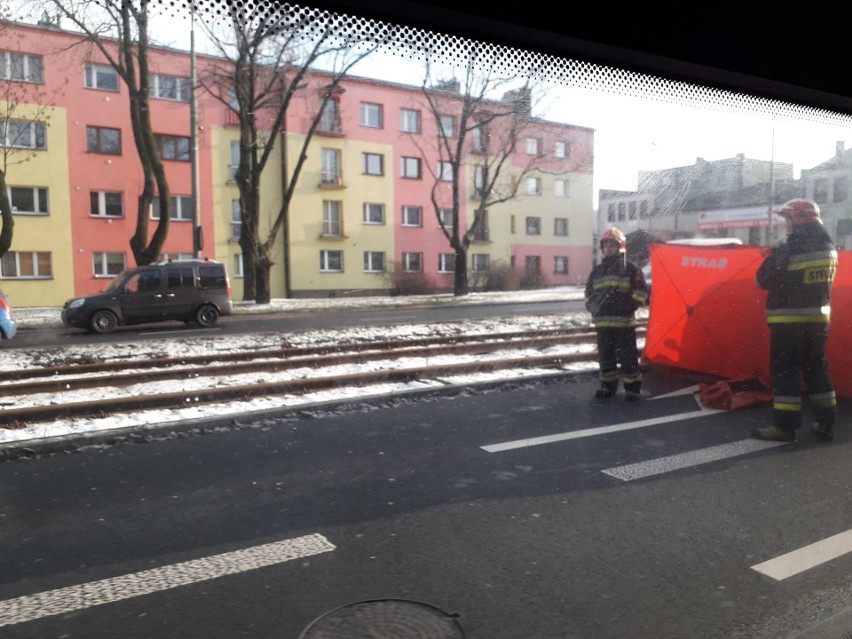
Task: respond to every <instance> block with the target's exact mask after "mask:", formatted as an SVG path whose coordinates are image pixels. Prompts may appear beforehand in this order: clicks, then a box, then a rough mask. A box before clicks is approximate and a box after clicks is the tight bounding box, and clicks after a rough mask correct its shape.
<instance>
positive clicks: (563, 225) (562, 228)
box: [553, 217, 571, 237]
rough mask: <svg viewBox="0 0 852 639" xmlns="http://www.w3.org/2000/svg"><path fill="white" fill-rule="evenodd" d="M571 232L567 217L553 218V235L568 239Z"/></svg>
mask: <svg viewBox="0 0 852 639" xmlns="http://www.w3.org/2000/svg"><path fill="white" fill-rule="evenodd" d="M570 230H571V227H570V224H569V221H568V218H567V217H555V218H553V235H555V236H557V237H568V234H569V232H570Z"/></svg>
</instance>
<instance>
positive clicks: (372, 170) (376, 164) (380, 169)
mask: <svg viewBox="0 0 852 639" xmlns="http://www.w3.org/2000/svg"><path fill="white" fill-rule="evenodd" d="M361 173H362V174H363V175H384V174H385V156H384V155H382V154H381V153H362V154H361Z"/></svg>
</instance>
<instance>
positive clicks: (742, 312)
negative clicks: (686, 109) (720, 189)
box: [643, 243, 852, 397]
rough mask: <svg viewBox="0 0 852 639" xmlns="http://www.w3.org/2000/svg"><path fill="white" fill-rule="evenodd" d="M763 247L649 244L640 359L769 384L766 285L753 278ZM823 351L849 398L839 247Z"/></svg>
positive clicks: (847, 326)
mask: <svg viewBox="0 0 852 639" xmlns="http://www.w3.org/2000/svg"><path fill="white" fill-rule="evenodd" d="M768 251H769V249H767V248H762V247H754V246H724V247H718V246H713V247H704V246H683V245H677V244H659V243H653V244H651V246H650V252H651V271H652V273H653V279H654V284H653V288H652V294H651V307H650V313H649V317H648V329H647V333H646V337H645V350H644V355H643V357H644V359H645V360H647V361H649V362H652V363H655V364H662V365H665V366H672V367H675V368H681V369H685V370H690V371H698V372H703V373H710V374H712V375H718V376H720V377H725V378H728V379H757V380H759V381H760V382H761V383H762V384H763V385H764V386H766V387H767V388H768V387H769V328H768V327H767V325H766V319H765V315H764V305H765V303H766V292H765V291H762V290H760V289H758V288H757V286H756V284H755V283H754V277H755V274H756V273H757V269H758V267H759V266H760V264H761V262H763V259H764V257H765V256H766V255H767V253H768ZM839 255H840V257H839V260H838V270H837V275H836V278H835V280H834V288H833V292H832V304H831V326H830V328H829V337H828V358H829V364H830V369H831V376H832V380H833V381H834V385H835V390H836V392H837V394H838V396H839V397H852V255H850V252H849V251H839Z"/></svg>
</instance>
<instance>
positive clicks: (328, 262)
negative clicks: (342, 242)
mask: <svg viewBox="0 0 852 639" xmlns="http://www.w3.org/2000/svg"><path fill="white" fill-rule="evenodd" d="M341 272H343V251H320V273H341Z"/></svg>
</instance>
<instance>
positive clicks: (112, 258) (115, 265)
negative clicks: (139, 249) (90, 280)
mask: <svg viewBox="0 0 852 639" xmlns="http://www.w3.org/2000/svg"><path fill="white" fill-rule="evenodd" d="M126 268H127V256H126V255H125V254H124V253H123V252H117V251H114V252H111V251H103V252H101V251H95V252H94V253H92V274H93V275H94V276H95V277H115V276H116V275H118V274H119V273H121V272H122V271H123V270H124V269H126Z"/></svg>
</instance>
